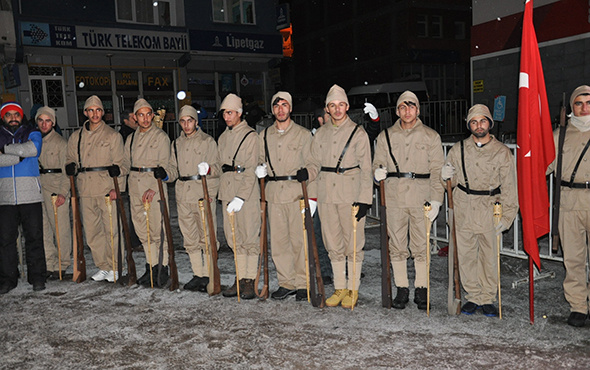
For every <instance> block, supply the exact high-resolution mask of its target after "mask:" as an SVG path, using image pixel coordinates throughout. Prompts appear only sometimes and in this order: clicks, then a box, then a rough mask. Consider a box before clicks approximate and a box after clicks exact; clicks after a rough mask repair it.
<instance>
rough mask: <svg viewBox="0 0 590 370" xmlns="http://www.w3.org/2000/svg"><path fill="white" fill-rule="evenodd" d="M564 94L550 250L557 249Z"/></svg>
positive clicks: (563, 130)
mask: <svg viewBox="0 0 590 370" xmlns="http://www.w3.org/2000/svg"><path fill="white" fill-rule="evenodd" d="M565 129H566V126H565V93H563V99H562V105H561V112H560V113H559V139H558V143H557V168H556V169H555V185H554V187H553V192H554V193H553V219H552V220H551V236H552V237H553V245H552V247H551V250H552V251H553V253H557V250H558V249H559V207H560V203H561V170H562V167H563V145H564V143H565Z"/></svg>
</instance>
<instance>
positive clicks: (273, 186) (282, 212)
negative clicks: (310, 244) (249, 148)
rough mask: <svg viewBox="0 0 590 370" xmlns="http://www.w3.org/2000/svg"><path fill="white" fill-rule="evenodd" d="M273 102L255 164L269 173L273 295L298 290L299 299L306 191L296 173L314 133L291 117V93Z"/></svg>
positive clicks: (279, 296)
mask: <svg viewBox="0 0 590 370" xmlns="http://www.w3.org/2000/svg"><path fill="white" fill-rule="evenodd" d="M271 104H272V111H273V114H274V116H275V122H274V125H272V126H270V127H268V128H266V129H265V130H264V131H263V132H261V133H260V136H259V137H260V149H259V152H260V163H262V165H259V166H258V167H257V168H256V175H257V176H258V177H259V178H264V177H266V176H267V175H268V178H267V180H268V182H267V185H266V194H265V195H266V200H267V201H268V218H269V222H270V245H271V249H272V259H273V262H274V264H275V266H276V269H277V276H278V280H279V289H278V290H277V291H275V292H273V293H272V295H271V298H273V299H284V298H287V297H288V296H289V295H292V294H296V299H297V300H304V299H307V283H306V281H307V280H306V274H305V251H304V243H303V226H302V223H301V222H302V220H301V208H300V206H299V200H300V199H301V197H302V196H303V195H302V190H301V184H299V183H298V182H297V181H296V180H297V176H296V175H297V171H298V170H299V169H301V168H302V167H304V166H305V162H306V159H307V157H308V156H309V150H310V144H311V138H312V136H311V133H310V132H309V130H307V129H306V128H303V127H301V126H299V125H298V124H297V123H295V122H294V121H293V120H292V119H291V105H292V98H291V94H289V93H288V92H285V91H279V92H277V93H276V94H275V95H274V96H273V97H272V99H271ZM313 203H316V202H313ZM310 206H311V205H310ZM309 232H313V230H309Z"/></svg>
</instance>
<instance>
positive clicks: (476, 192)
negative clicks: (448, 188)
mask: <svg viewBox="0 0 590 370" xmlns="http://www.w3.org/2000/svg"><path fill="white" fill-rule="evenodd" d="M457 187H459V189H461V190H463V191H464V192H466V193H467V194H471V195H489V196H494V195H497V194H501V193H502V191H501V190H500V187H499V186H498V187H497V188H495V189H493V190H471V189H467V188H466V187H465V186H463V185H461V184H457Z"/></svg>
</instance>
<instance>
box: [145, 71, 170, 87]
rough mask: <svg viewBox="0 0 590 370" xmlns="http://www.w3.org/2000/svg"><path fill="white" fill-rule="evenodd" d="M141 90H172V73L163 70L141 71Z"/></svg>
mask: <svg viewBox="0 0 590 370" xmlns="http://www.w3.org/2000/svg"><path fill="white" fill-rule="evenodd" d="M143 90H144V91H173V90H174V82H173V81H172V73H163V72H148V73H146V72H144V73H143Z"/></svg>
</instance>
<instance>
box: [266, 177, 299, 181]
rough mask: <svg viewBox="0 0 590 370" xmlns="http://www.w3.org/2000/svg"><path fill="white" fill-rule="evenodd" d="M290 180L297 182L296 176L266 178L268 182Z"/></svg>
mask: <svg viewBox="0 0 590 370" xmlns="http://www.w3.org/2000/svg"><path fill="white" fill-rule="evenodd" d="M290 180H297V176H274V177H270V176H269V177H268V181H290Z"/></svg>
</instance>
